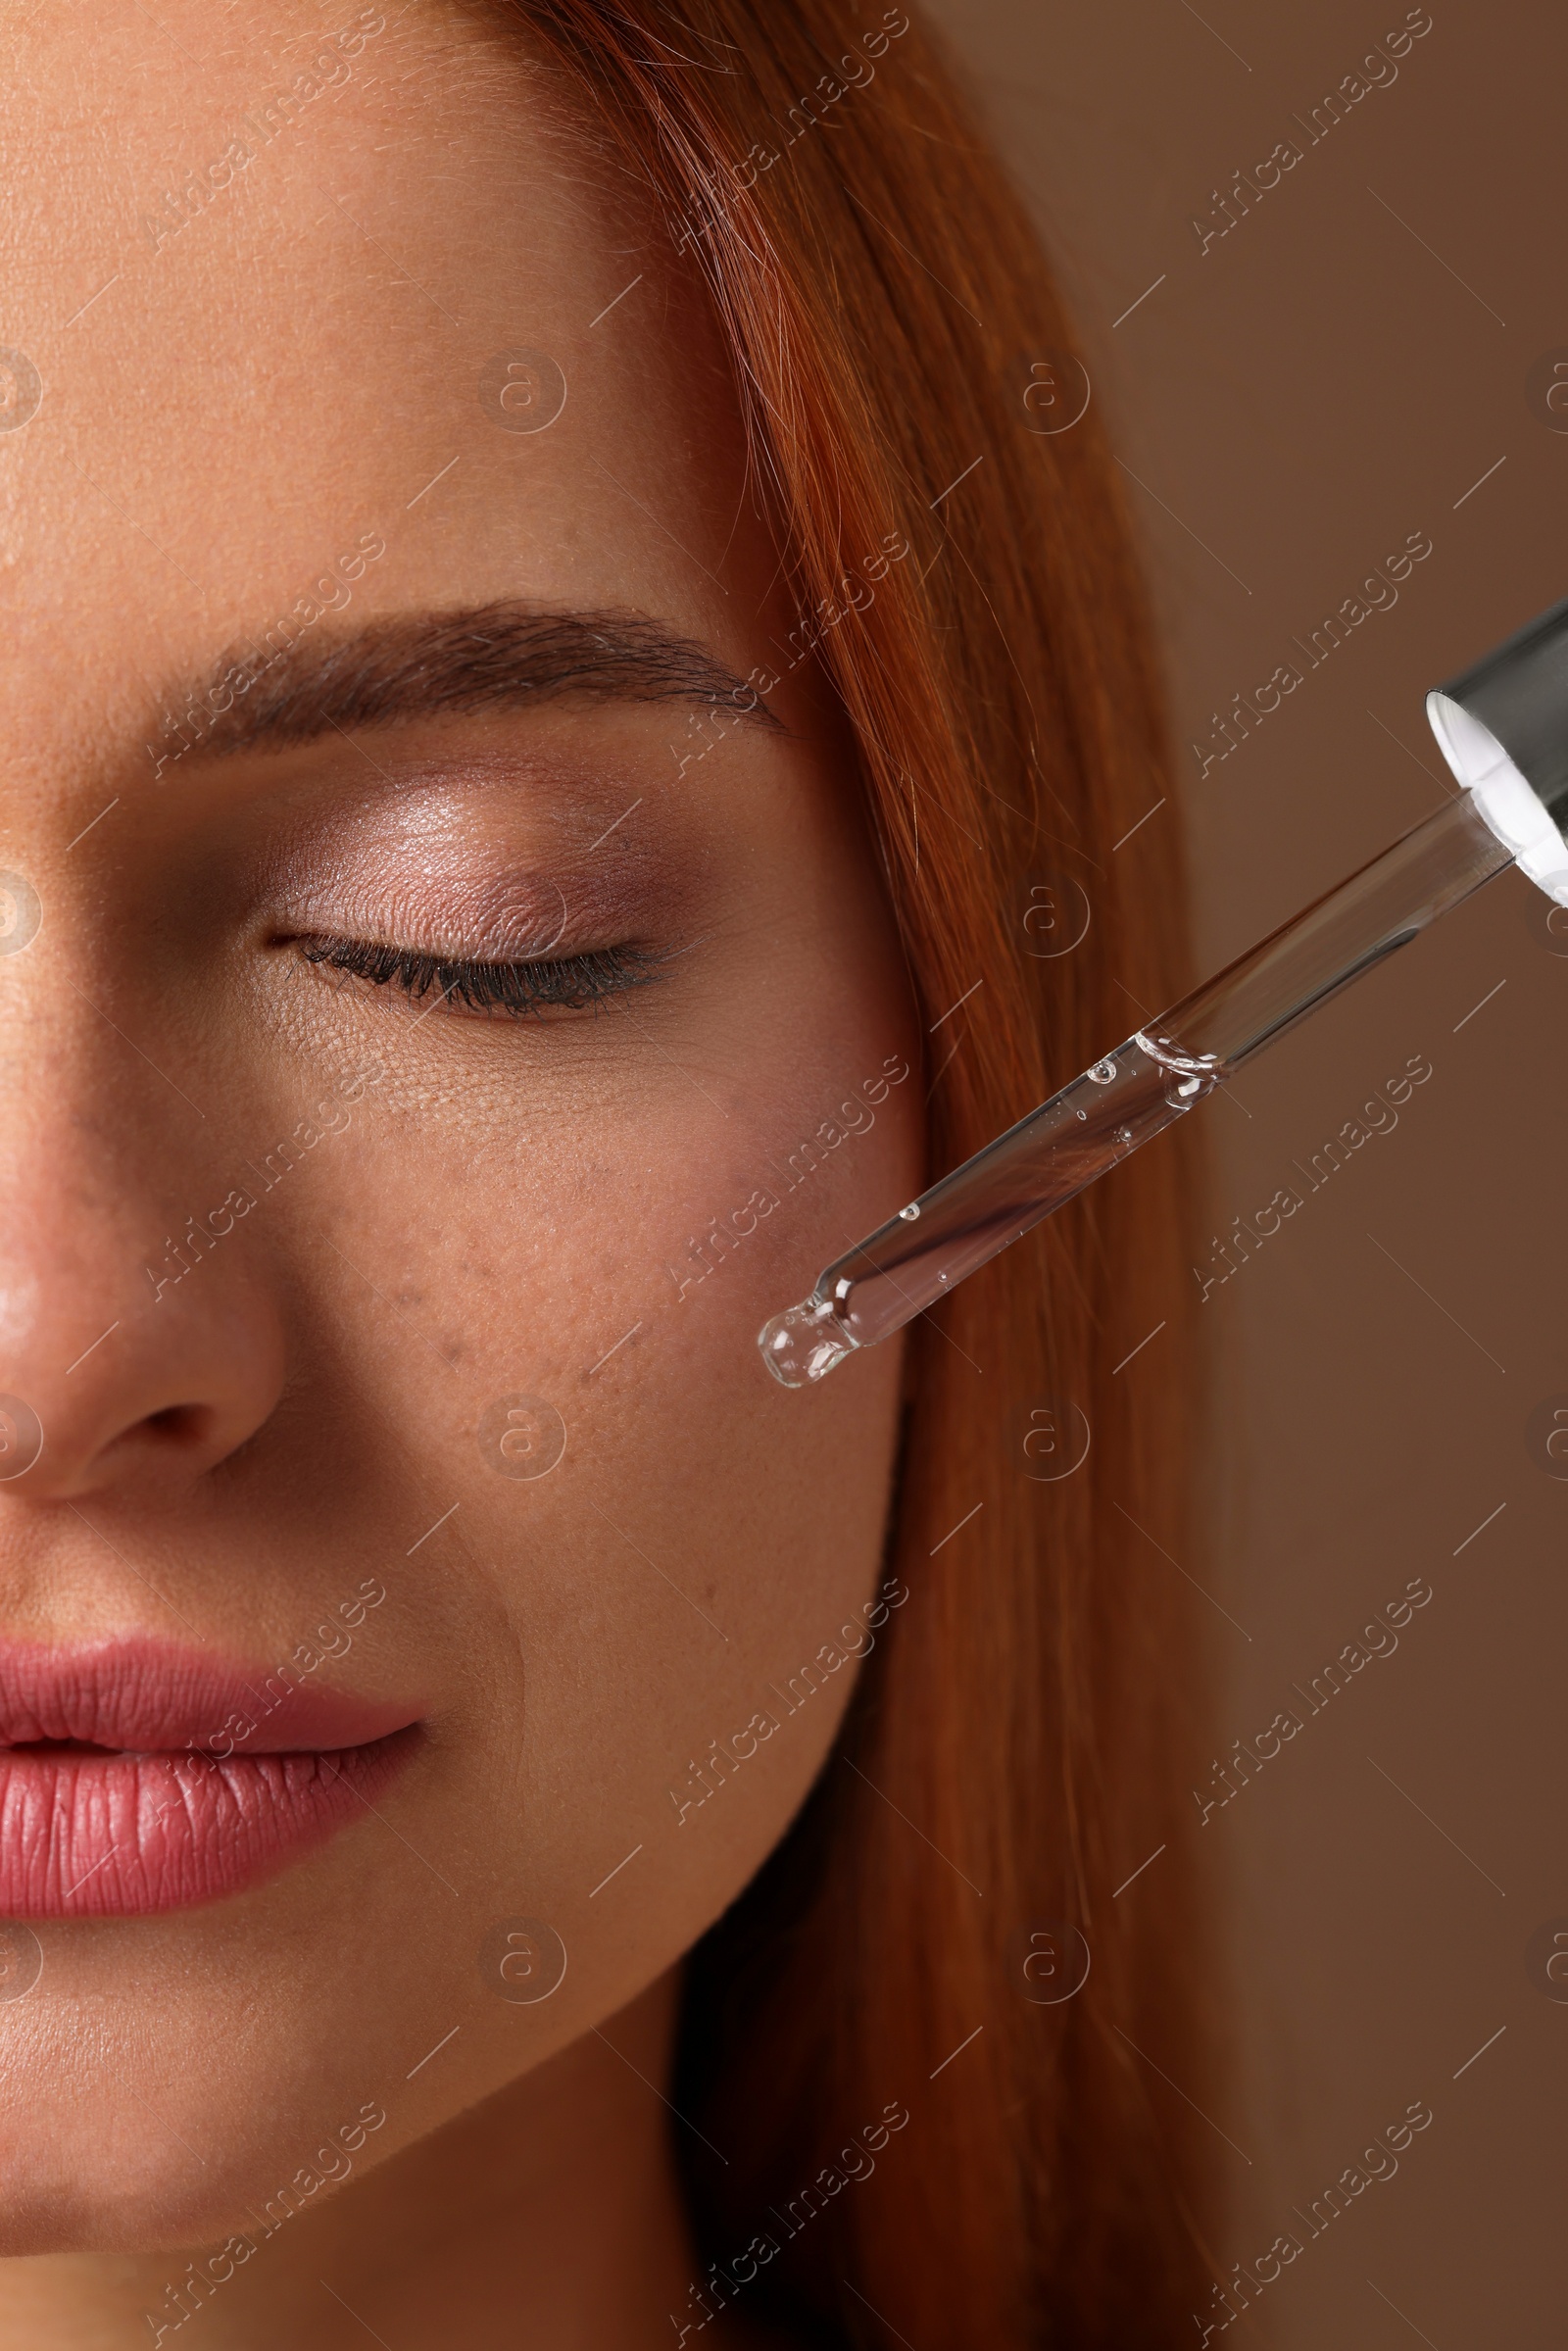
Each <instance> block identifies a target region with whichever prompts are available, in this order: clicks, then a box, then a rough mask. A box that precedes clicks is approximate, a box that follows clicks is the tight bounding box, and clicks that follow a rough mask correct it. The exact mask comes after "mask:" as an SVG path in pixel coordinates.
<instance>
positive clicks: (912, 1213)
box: [899, 1200, 920, 1224]
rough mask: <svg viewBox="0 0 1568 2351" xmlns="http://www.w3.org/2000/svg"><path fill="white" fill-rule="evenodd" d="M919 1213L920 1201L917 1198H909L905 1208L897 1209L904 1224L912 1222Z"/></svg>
mask: <svg viewBox="0 0 1568 2351" xmlns="http://www.w3.org/2000/svg"><path fill="white" fill-rule="evenodd" d="M919 1213H920V1203H919V1201H918V1200H910V1202H909V1204H908V1206H907V1208H901V1209H900V1210H899V1214H900V1215H901V1216H902V1217H903V1219H904V1221H905V1223H906V1224H913V1222H914V1220H915V1218H916V1217H917V1216H918V1215H919Z"/></svg>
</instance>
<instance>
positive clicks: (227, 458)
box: [0, 0, 741, 756]
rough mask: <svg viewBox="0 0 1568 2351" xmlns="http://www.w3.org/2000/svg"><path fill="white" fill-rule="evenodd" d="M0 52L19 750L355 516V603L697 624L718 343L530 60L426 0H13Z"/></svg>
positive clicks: (231, 616)
mask: <svg viewBox="0 0 1568 2351" xmlns="http://www.w3.org/2000/svg"><path fill="white" fill-rule="evenodd" d="M3 41H4V52H3V67H4V70H3V72H0V142H3V152H4V155H5V158H6V165H5V173H4V184H3V187H0V351H3V352H4V353H5V354H6V357H5V358H4V359H3V360H0V610H3V612H4V619H5V625H6V630H7V635H8V639H9V642H10V648H11V651H12V653H13V655H14V656H18V655H20V656H21V657H23V658H22V659H21V660H20V661H13V663H11V664H8V667H9V669H10V682H9V683H8V684H6V685H5V686H4V687H3V688H0V693H3V695H4V698H5V701H6V703H7V704H8V706H9V723H10V725H11V727H12V729H13V730H14V732H15V730H18V729H20V731H21V735H22V738H23V739H24V740H25V741H27V742H29V743H33V744H35V745H36V746H37V747H38V749H39V752H40V756H47V755H46V746H48V745H49V744H50V743H53V745H54V748H55V749H56V751H59V752H64V751H66V750H67V749H68V748H69V749H72V750H77V749H79V746H71V745H68V743H67V741H66V740H65V739H64V738H65V737H66V736H69V734H70V731H71V728H72V726H73V724H79V725H86V724H88V723H89V722H90V723H91V724H92V725H93V726H94V727H95V728H101V729H103V730H104V732H105V734H106V737H112V736H113V734H114V731H115V729H116V728H117V727H118V726H120V725H122V724H124V723H129V722H130V717H131V712H132V710H133V709H137V708H139V706H140V705H141V703H142V702H144V700H145V695H146V692H147V690H148V688H149V685H153V686H156V681H157V680H159V679H160V678H162V677H163V676H164V675H166V674H168V675H181V674H191V673H194V672H198V671H200V669H201V668H202V667H203V666H204V665H205V662H206V661H207V660H208V659H210V657H211V655H212V654H213V653H214V652H215V651H216V650H217V649H219V648H220V647H221V646H224V645H227V644H228V643H230V642H231V641H232V640H233V639H234V638H236V636H240V635H243V634H244V633H245V632H246V631H250V630H256V629H259V628H263V627H265V626H266V625H267V624H268V623H269V622H270V621H271V620H272V619H273V618H274V617H276V616H278V615H279V614H281V613H283V612H287V611H289V610H290V609H291V608H292V607H293V606H294V604H295V602H296V600H297V599H300V598H309V597H310V595H311V592H312V588H313V583H315V582H316V581H317V580H318V579H319V577H320V576H321V575H322V574H323V573H326V572H329V571H330V570H331V569H332V568H333V567H335V566H337V565H338V564H339V560H340V559H341V558H343V557H344V556H346V555H349V554H350V553H351V551H353V550H354V549H355V548H356V547H357V546H359V545H360V544H362V543H363V542H364V541H365V539H366V538H367V537H369V538H370V539H371V540H372V541H373V540H381V541H384V542H385V551H386V552H385V554H384V556H380V557H377V558H374V559H372V562H371V563H369V564H368V565H367V564H361V566H360V570H359V574H358V577H357V580H356V583H355V586H354V589H353V594H354V596H355V597H356V599H357V603H358V608H359V610H361V611H362V612H365V613H367V614H368V613H371V612H377V611H384V610H395V609H397V608H398V607H399V606H400V605H407V604H409V603H412V602H416V601H417V602H418V603H420V604H426V605H428V604H439V603H442V602H447V601H452V602H459V601H463V602H473V601H477V600H482V599H485V598H488V597H491V596H500V595H514V596H515V595H521V596H524V597H533V596H538V597H540V598H541V599H544V600H546V601H550V602H559V603H563V604H568V605H579V606H589V607H604V606H606V605H610V604H616V605H625V606H633V607H637V608H639V609H642V610H644V611H653V612H660V613H662V614H664V615H666V616H668V617H670V618H672V619H674V620H676V621H677V622H679V623H680V624H681V625H682V626H684V627H686V628H688V629H689V630H691V631H692V632H693V633H695V634H706V635H709V636H710V637H716V638H718V639H720V640H722V639H723V638H724V636H725V635H726V633H728V632H729V631H730V629H731V627H732V622H731V619H730V600H729V598H728V596H727V595H726V594H725V592H724V591H723V590H721V589H720V588H719V587H718V585H717V582H716V580H715V579H714V578H713V577H712V576H711V573H712V572H713V571H714V570H716V568H717V565H718V563H719V561H720V560H721V558H719V557H718V556H716V555H715V554H713V553H712V552H711V550H709V548H708V546H707V542H708V540H709V539H710V537H711V539H712V541H713V545H714V547H715V548H722V546H723V544H724V542H725V540H726V538H727V535H728V531H729V528H730V525H731V524H732V522H733V520H734V516H735V511H736V504H737V494H738V485H739V481H740V478H741V476H740V454H739V445H738V426H737V424H736V420H735V416H734V409H733V399H732V395H731V392H730V389H729V385H728V378H727V373H726V370H725V367H724V366H723V363H722V357H721V354H720V353H719V351H718V348H717V344H716V339H715V336H714V334H713V330H712V328H711V324H710V322H709V320H708V318H707V317H706V314H705V313H704V311H703V309H702V307H701V305H700V303H699V301H698V299H697V297H696V294H695V290H694V288H693V286H692V284H691V282H690V280H689V278H688V277H687V276H686V274H685V273H684V272H683V270H682V269H681V268H680V266H679V265H678V264H677V263H676V261H675V257H674V255H673V252H672V249H671V247H670V244H669V240H668V238H667V236H666V235H665V234H664V232H663V228H662V222H661V220H660V219H659V217H658V215H657V213H656V212H655V211H653V210H652V208H651V207H649V206H648V205H646V204H644V203H642V202H641V201H639V200H638V199H637V197H636V191H635V188H634V184H633V182H632V180H631V178H630V177H629V175H628V174H627V173H626V172H625V171H624V168H623V166H622V165H621V163H620V161H619V159H617V158H615V157H613V156H611V155H609V154H608V153H605V152H602V151H601V150H600V148H599V146H598V143H597V141H596V138H595V137H594V135H593V131H592V128H591V124H590V122H589V118H588V116H587V114H586V112H585V110H584V108H583V104H582V101H581V100H580V99H579V98H575V97H573V95H572V93H571V92H570V90H569V87H568V85H567V84H566V83H565V81H564V76H563V75H562V73H561V72H560V71H559V70H558V69H556V68H554V67H552V66H551V65H550V64H549V63H548V62H547V61H545V60H543V59H542V58H541V57H539V56H531V55H530V54H529V53H528V52H527V51H526V50H525V49H524V47H523V46H522V45H521V43H520V42H518V41H517V40H516V39H515V36H514V35H512V34H511V33H509V32H504V31H501V30H492V29H489V28H488V27H487V26H486V24H485V23H484V20H483V19H482V18H479V17H476V16H474V15H471V14H469V13H466V12H460V11H457V10H452V11H448V10H445V9H442V8H438V7H434V6H432V7H430V8H429V9H416V10H413V11H407V12H404V13H402V14H400V15H397V16H396V17H394V13H393V12H392V11H391V10H390V9H388V10H385V11H383V10H381V9H377V8H366V9H363V10H359V11H356V10H354V9H353V8H352V7H344V8H343V9H341V10H340V11H336V12H334V13H333V15H332V16H331V17H330V19H329V21H328V30H327V31H326V32H324V33H323V31H322V30H321V27H320V20H319V19H316V20H315V21H314V22H313V21H312V18H311V17H310V16H308V15H307V13H306V11H305V10H304V9H302V8H296V7H293V6H290V5H287V4H285V5H281V6H280V5H276V4H275V0H269V4H268V5H266V6H261V5H256V4H254V0H236V4H234V5H230V6H228V7H226V8H225V7H222V6H215V5H213V0H204V4H203V5H200V6H196V5H191V0H169V4H168V5H161V6H160V8H159V10H158V12H157V15H156V18H155V17H154V15H153V14H152V13H150V12H148V11H147V10H145V9H143V8H141V7H139V6H137V5H136V4H135V0H103V4H102V5H95V6H94V8H93V10H92V12H91V16H90V20H89V18H88V17H87V16H86V15H85V13H83V12H80V11H77V10H75V9H70V10H67V9H65V8H63V7H60V6H58V5H56V0H44V6H43V7H42V8H41V9H40V10H38V11H37V12H36V13H35V14H33V15H31V16H30V17H28V18H27V19H26V20H25V22H24V23H21V24H12V25H11V26H10V27H8V28H7V30H6V32H5V34H4V36H3ZM677 534H678V535H677ZM84 680H85V681H89V682H87V683H86V685H85V690H84Z"/></svg>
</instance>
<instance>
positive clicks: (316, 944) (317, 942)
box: [296, 938, 664, 1020]
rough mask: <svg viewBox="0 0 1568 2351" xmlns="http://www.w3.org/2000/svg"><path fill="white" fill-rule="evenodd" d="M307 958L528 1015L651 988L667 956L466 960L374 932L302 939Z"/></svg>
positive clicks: (462, 1002)
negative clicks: (372, 935)
mask: <svg viewBox="0 0 1568 2351" xmlns="http://www.w3.org/2000/svg"><path fill="white" fill-rule="evenodd" d="M296 945H297V946H298V948H299V952H300V954H301V955H303V956H304V958H305V960H306V962H307V963H314V964H318V965H321V966H324V967H325V968H326V969H328V970H331V971H341V972H343V973H345V974H346V975H348V976H349V977H351V978H354V979H360V980H368V981H369V982H370V983H371V984H372V985H373V986H375V987H377V988H384V987H387V986H389V985H390V986H391V987H394V988H396V989H398V990H399V991H400V992H401V993H402V994H403V995H405V996H407V997H408V998H409V999H410V1001H411V1002H413V1003H423V1001H424V1000H425V998H426V997H430V998H433V999H434V1004H432V1005H431V1009H432V1010H433V1009H434V1008H435V1004H441V1005H444V1006H446V1007H448V1008H452V1007H460V1008H463V1009H466V1010H467V1011H471V1012H486V1013H495V1012H501V1013H504V1014H506V1015H507V1016H508V1017H509V1018H511V1019H514V1020H525V1019H527V1018H529V1017H530V1016H535V1017H536V1016H539V1015H542V1014H544V1013H548V1012H563V1013H564V1012H587V1011H593V1010H596V1009H597V1008H598V1006H599V1005H600V1004H605V1003H607V1002H608V1001H609V1000H610V999H611V998H612V997H616V996H624V995H627V994H629V993H630V991H631V990H632V989H634V988H646V987H648V986H649V985H650V983H651V982H652V981H654V980H656V979H657V978H658V977H659V967H660V965H661V964H662V962H663V960H664V958H663V956H662V955H656V954H655V953H654V952H653V950H652V949H650V948H644V947H632V946H622V947H599V948H593V949H591V950H590V951H589V952H588V953H586V954H583V955H543V956H540V957H538V958H537V959H535V960H531V961H524V962H516V963H506V962H501V963H487V962H472V961H466V960H464V959H462V958H460V957H455V956H449V955H421V954H419V953H418V952H417V950H415V949H413V948H407V947H390V946H387V945H385V944H384V943H383V942H381V941H377V940H370V939H331V938H315V939H302V940H299V941H297V942H296Z"/></svg>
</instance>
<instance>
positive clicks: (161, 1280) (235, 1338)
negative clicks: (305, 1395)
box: [0, 1101, 284, 1516]
mask: <svg viewBox="0 0 1568 2351" xmlns="http://www.w3.org/2000/svg"><path fill="white" fill-rule="evenodd" d="M138 1106H139V1107H141V1108H142V1109H145V1107H146V1104H145V1101H143V1102H141V1103H140V1104H139V1105H138ZM110 1115H111V1120H112V1122H113V1123H112V1126H111V1125H110V1124H109V1123H107V1122H100V1121H94V1122H93V1124H92V1125H91V1126H89V1125H88V1123H87V1121H86V1120H85V1119H84V1117H83V1116H82V1115H81V1113H80V1111H79V1108H78V1111H77V1114H76V1115H75V1116H71V1115H70V1114H69V1113H55V1114H53V1115H52V1116H51V1115H48V1114H46V1115H44V1116H41V1117H34V1118H33V1119H30V1120H29V1121H27V1127H26V1131H25V1134H24V1135H23V1136H21V1137H17V1136H15V1135H13V1138H12V1140H11V1145H10V1148H9V1149H8V1150H5V1151H3V1152H0V1158H4V1159H9V1160H10V1162H11V1164H10V1166H9V1167H0V1516H3V1515H4V1514H5V1513H7V1512H9V1511H10V1510H11V1509H12V1508H14V1507H19V1506H25V1505H27V1504H37V1503H45V1502H61V1501H76V1500H80V1499H82V1498H84V1497H86V1496H88V1495H91V1494H105V1493H107V1492H109V1491H111V1490H117V1489H122V1488H124V1489H127V1490H134V1491H135V1492H136V1493H138V1494H143V1495H151V1494H157V1495H158V1496H159V1497H161V1498H172V1496H173V1495H174V1494H176V1493H178V1492H179V1491H181V1490H184V1489H188V1488H189V1487H190V1486H192V1485H194V1484H195V1482H196V1481H197V1480H199V1479H200V1478H202V1477H203V1476H205V1475H206V1473H207V1472H208V1471H209V1470H211V1469H213V1468H215V1467H216V1466H217V1465H218V1463H219V1462H221V1461H223V1460H225V1459H226V1458H227V1457H228V1456H229V1455H230V1454H231V1453H232V1452H234V1451H235V1450H236V1449H237V1447H239V1446H240V1445H244V1444H245V1442H246V1441H247V1439H249V1438H250V1437H252V1436H254V1435H255V1433H256V1431H257V1430H258V1429H259V1428H260V1427H261V1426H262V1425H263V1423H264V1422H265V1421H266V1420H267V1419H268V1418H269V1416H270V1413H271V1411H272V1409H273V1407H274V1405H275V1404H276V1402H277V1398H278V1396H279V1394H280V1393H281V1390H282V1386H283V1378H284V1334H283V1325H282V1318H281V1314H280V1310H279V1306H278V1302H277V1298H276V1295H275V1292H274V1290H273V1287H272V1285H271V1283H270V1280H269V1278H268V1269H267V1265H266V1261H265V1236H264V1235H262V1234H261V1232H260V1231H259V1230H258V1229H257V1228H258V1227H259V1226H260V1224H261V1222H262V1219H261V1218H260V1217H258V1218H257V1220H256V1225H255V1226H252V1225H251V1223H250V1221H249V1219H250V1216H251V1213H252V1211H253V1210H254V1208H255V1207H256V1205H257V1200H256V1197H255V1196H256V1194H258V1193H260V1192H261V1189H262V1188H261V1186H260V1185H257V1186H256V1187H254V1190H253V1189H251V1188H235V1187H227V1186H226V1185H225V1183H224V1181H223V1180H221V1179H220V1180H215V1179H214V1177H213V1176H212V1174H211V1173H210V1172H209V1171H210V1170H211V1168H212V1167H213V1166H214V1165H215V1164H217V1163H218V1160H219V1158H220V1157H221V1153H220V1152H219V1151H216V1150H215V1146H214V1145H213V1143H211V1142H209V1141H208V1140H207V1139H206V1138H202V1139H201V1140H200V1141H199V1142H198V1143H197V1145H196V1146H195V1148H194V1149H192V1148H191V1147H190V1146H189V1144H188V1143H187V1142H186V1141H185V1140H184V1138H183V1137H182V1136H181V1135H180V1134H179V1132H178V1131H177V1121H178V1120H180V1119H183V1120H184V1121H185V1124H186V1131H187V1133H188V1130H189V1127H190V1126H191V1125H193V1124H194V1119H195V1114H194V1113H193V1112H192V1111H191V1110H189V1109H184V1110H181V1109H180V1108H179V1105H178V1104H177V1103H176V1104H175V1105H174V1108H173V1112H172V1114H171V1115H170V1123H169V1126H168V1127H167V1128H165V1127H164V1125H163V1117H164V1114H163V1113H162V1110H161V1109H160V1111H159V1113H158V1116H157V1117H156V1118H155V1119H154V1120H153V1121H152V1122H150V1124H149V1125H147V1126H143V1127H142V1129H141V1131H140V1134H139V1136H136V1135H135V1134H134V1122H133V1127H132V1132H131V1133H127V1127H126V1124H125V1123H124V1121H123V1116H122V1115H121V1114H120V1113H119V1112H118V1111H117V1112H114V1113H111V1114H110ZM95 1136H96V1138H97V1140H96V1142H95V1140H94V1137H95ZM225 1190H226V1192H227V1198H226V1200H224V1193H225ZM209 1199H212V1200H223V1205H222V1207H221V1208H220V1209H213V1208H211V1207H208V1206H207V1205H206V1203H207V1201H208V1200H209ZM186 1200H195V1201H200V1202H201V1203H203V1205H202V1206H201V1207H200V1208H196V1207H194V1206H190V1207H187V1205H186V1204H185V1203H186ZM176 1201H177V1202H178V1203H179V1204H178V1205H177V1206H175V1205H173V1203H174V1202H176ZM246 1203H249V1204H248V1205H247V1204H246Z"/></svg>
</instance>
